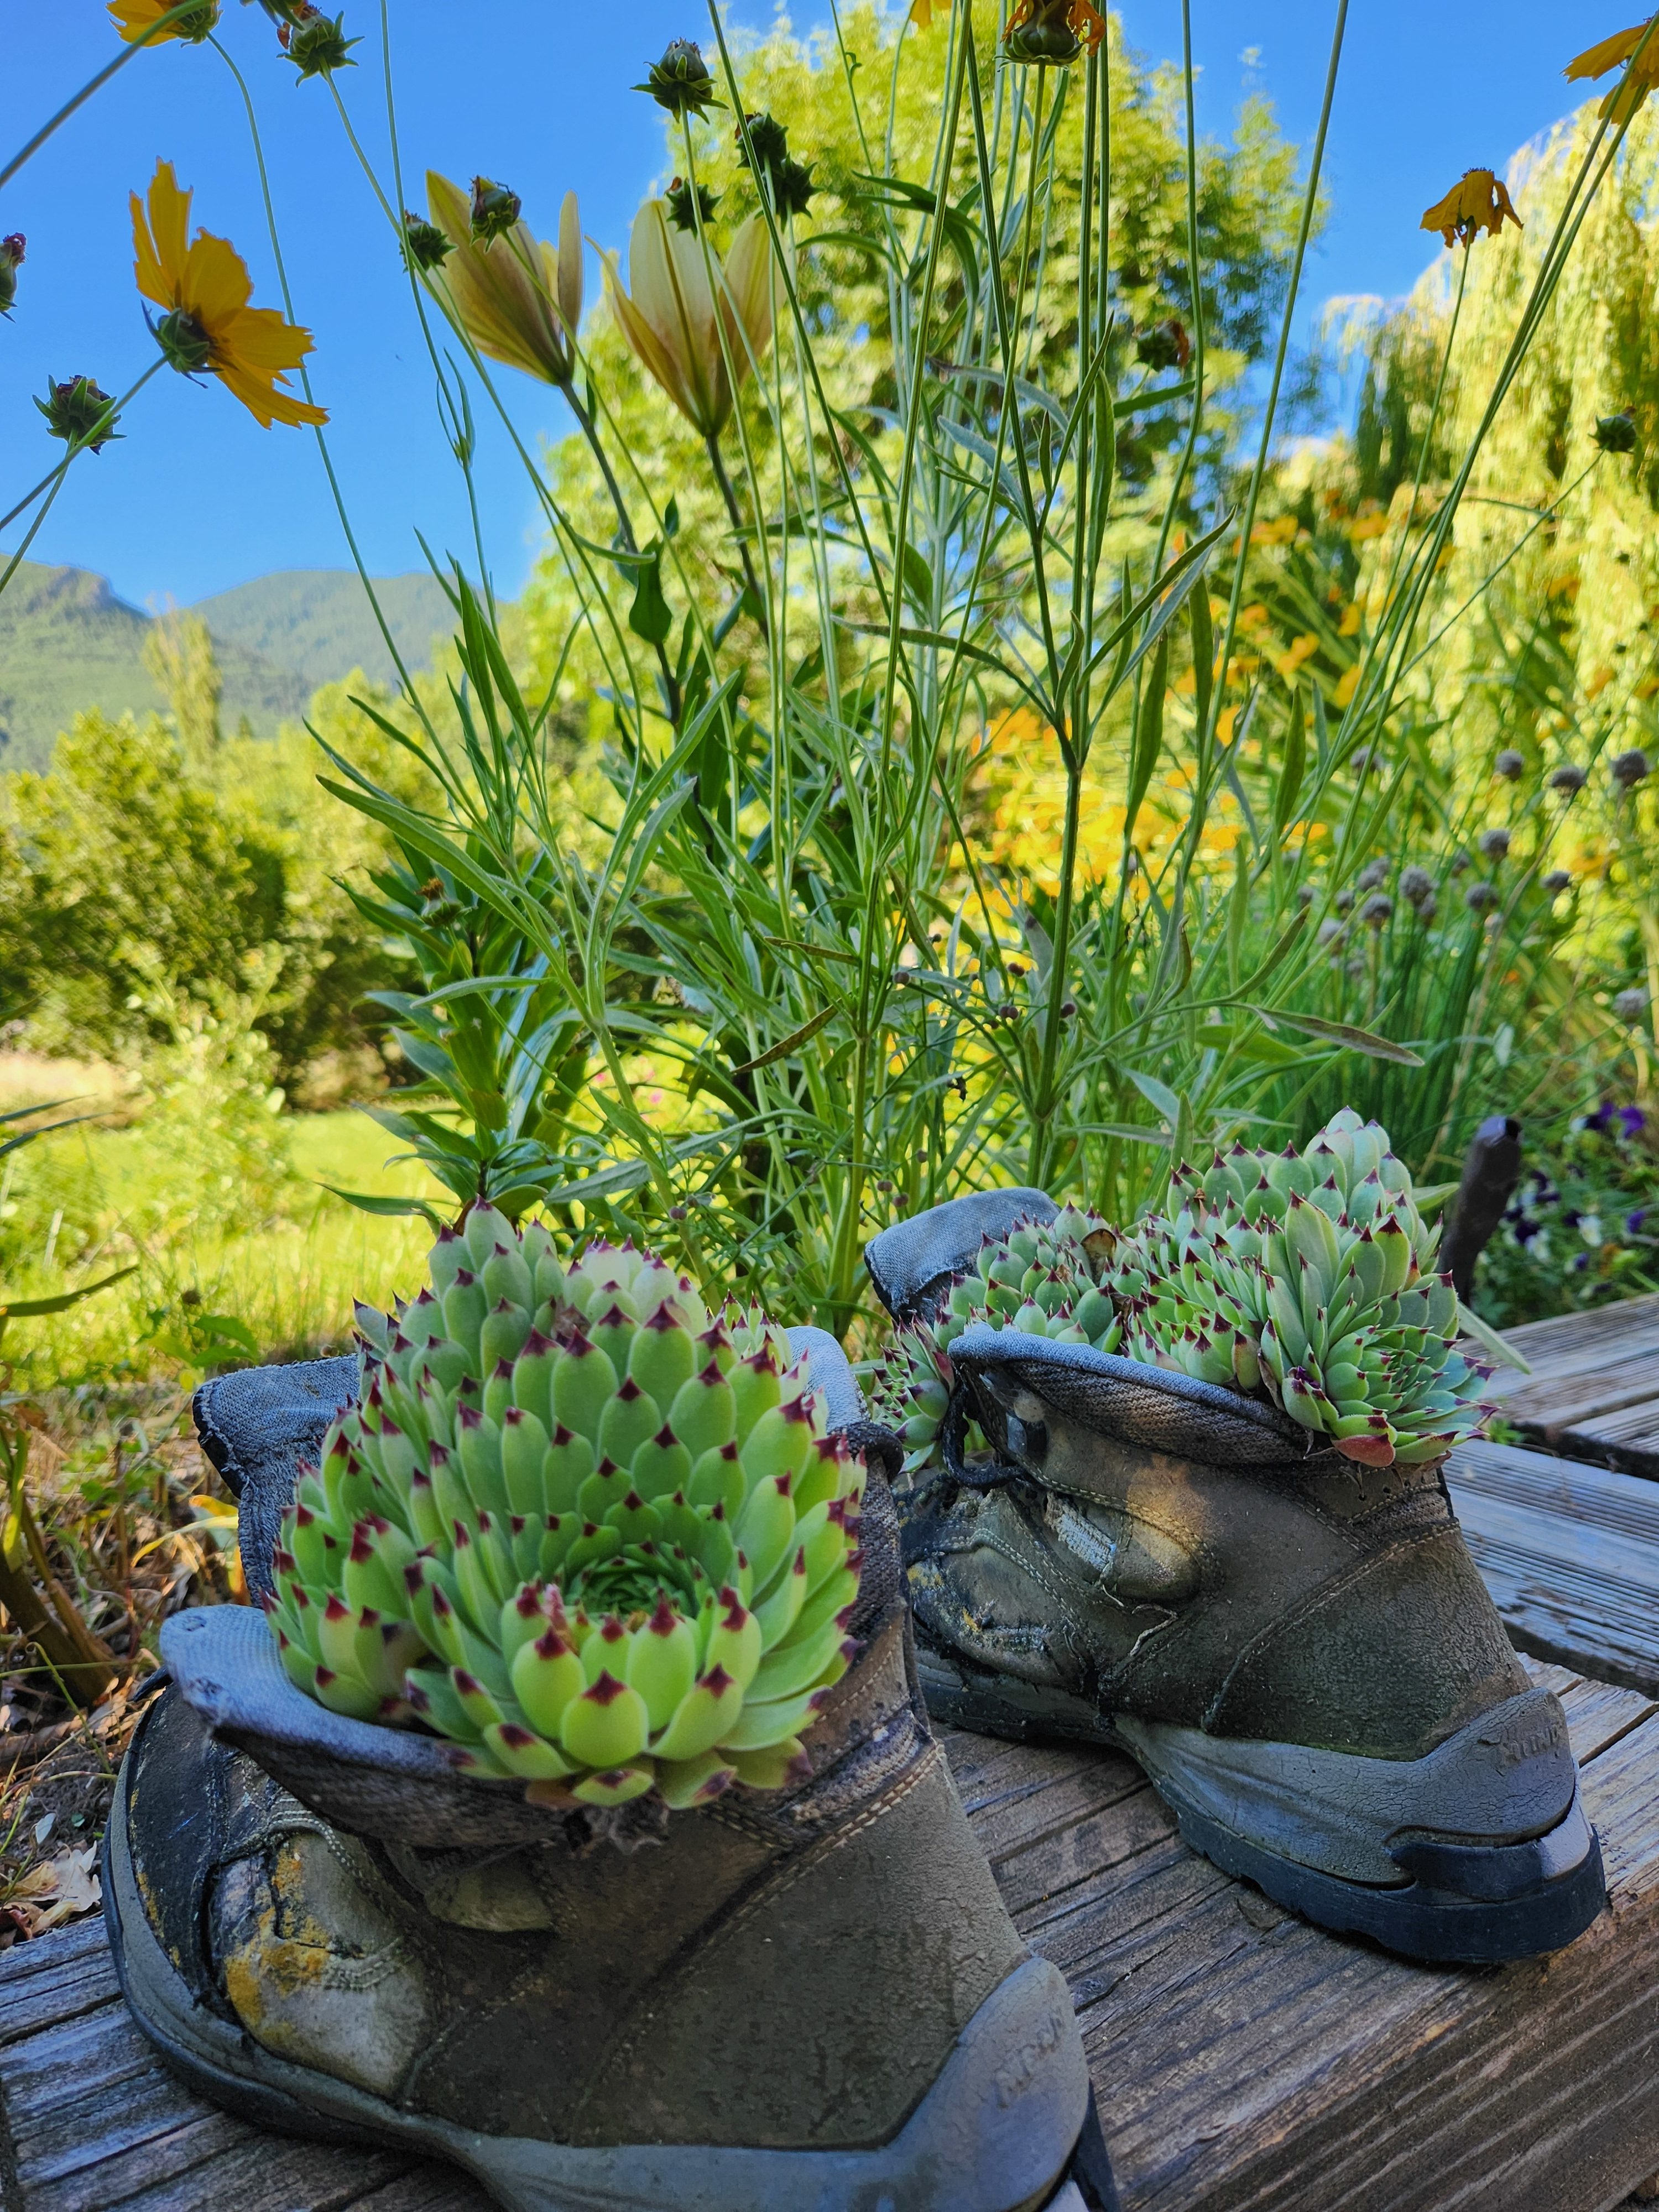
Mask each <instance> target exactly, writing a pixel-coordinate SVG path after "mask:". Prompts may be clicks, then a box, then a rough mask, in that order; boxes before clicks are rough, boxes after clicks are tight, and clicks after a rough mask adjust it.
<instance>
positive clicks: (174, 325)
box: [145, 307, 213, 376]
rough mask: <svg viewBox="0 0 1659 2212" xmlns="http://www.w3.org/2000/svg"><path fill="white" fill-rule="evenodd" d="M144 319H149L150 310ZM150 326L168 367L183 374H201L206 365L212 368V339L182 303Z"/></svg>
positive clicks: (206, 367)
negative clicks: (186, 311) (185, 309)
mask: <svg viewBox="0 0 1659 2212" xmlns="http://www.w3.org/2000/svg"><path fill="white" fill-rule="evenodd" d="M145 320H146V321H147V322H148V321H149V315H148V313H146V315H145ZM149 327H150V332H151V335H152V336H153V337H154V338H155V343H156V344H157V345H158V346H160V347H161V356H162V358H163V359H164V360H165V361H166V362H167V367H168V368H176V369H177V370H178V372H179V375H180V376H199V375H200V374H201V373H202V371H203V370H204V369H208V368H212V366H213V341H212V339H211V338H210V337H209V336H208V334H207V332H206V331H204V329H203V328H202V325H200V324H199V323H198V322H197V320H196V319H195V318H194V316H192V315H187V314H186V313H185V311H184V309H183V308H182V307H175V308H174V309H173V313H171V314H170V315H163V316H162V317H161V320H160V322H152V323H150V325H149Z"/></svg>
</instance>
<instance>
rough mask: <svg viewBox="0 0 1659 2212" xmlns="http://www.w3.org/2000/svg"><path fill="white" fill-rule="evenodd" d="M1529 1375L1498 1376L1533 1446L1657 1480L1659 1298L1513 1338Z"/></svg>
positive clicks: (1509, 1410)
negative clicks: (1525, 1360)
mask: <svg viewBox="0 0 1659 2212" xmlns="http://www.w3.org/2000/svg"><path fill="white" fill-rule="evenodd" d="M1510 1335H1511V1336H1512V1338H1513V1340H1514V1341H1515V1343H1516V1346H1518V1347H1519V1348H1520V1350H1521V1351H1522V1352H1523V1353H1524V1355H1525V1357H1526V1358H1527V1361H1528V1364H1529V1365H1530V1366H1531V1368H1532V1373H1531V1375H1530V1376H1527V1377H1525V1378H1522V1377H1518V1376H1507V1375H1505V1376H1499V1377H1498V1385H1499V1389H1500V1390H1501V1393H1502V1396H1503V1400H1504V1419H1506V1420H1510V1421H1512V1422H1513V1423H1514V1424H1515V1425H1516V1428H1517V1429H1519V1430H1520V1431H1522V1434H1523V1435H1524V1436H1525V1437H1526V1438H1527V1440H1528V1443H1539V1444H1542V1445H1543V1446H1544V1447H1545V1448H1546V1449H1548V1450H1550V1451H1554V1452H1565V1454H1566V1455H1568V1457H1570V1458H1572V1459H1585V1460H1595V1461H1599V1462H1601V1464H1602V1465H1603V1466H1607V1467H1617V1468H1626V1469H1627V1470H1628V1471H1629V1473H1631V1474H1644V1475H1648V1476H1650V1477H1659V1297H1649V1298H1630V1299H1627V1300H1626V1302H1625V1303H1624V1304H1621V1305H1616V1306H1607V1307H1604V1308H1602V1309H1601V1310H1600V1311H1598V1312H1595V1313H1582V1314H1566V1315H1564V1316H1562V1317H1561V1319H1559V1321H1540V1322H1531V1323H1530V1324H1529V1325H1528V1327H1527V1328H1517V1329H1513V1330H1511V1331H1510Z"/></svg>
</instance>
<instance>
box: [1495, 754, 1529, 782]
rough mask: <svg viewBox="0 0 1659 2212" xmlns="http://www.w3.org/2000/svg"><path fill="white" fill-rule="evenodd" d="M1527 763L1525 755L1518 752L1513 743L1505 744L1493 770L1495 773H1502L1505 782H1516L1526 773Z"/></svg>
mask: <svg viewBox="0 0 1659 2212" xmlns="http://www.w3.org/2000/svg"><path fill="white" fill-rule="evenodd" d="M1526 765H1527V763H1526V759H1525V757H1524V755H1522V754H1521V753H1518V752H1516V750H1515V749H1514V747H1513V746H1512V745H1505V746H1504V750H1503V751H1502V752H1501V753H1499V754H1498V757H1497V759H1496V760H1495V761H1494V762H1493V763H1492V774H1493V775H1501V776H1502V777H1503V779H1504V781H1505V783H1514V782H1515V781H1516V779H1517V778H1518V777H1520V776H1521V775H1523V774H1524V773H1525V770H1526Z"/></svg>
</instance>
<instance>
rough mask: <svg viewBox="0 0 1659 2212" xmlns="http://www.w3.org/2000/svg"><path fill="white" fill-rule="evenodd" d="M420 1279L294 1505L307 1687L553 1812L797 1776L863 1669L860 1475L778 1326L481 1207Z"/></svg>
mask: <svg viewBox="0 0 1659 2212" xmlns="http://www.w3.org/2000/svg"><path fill="white" fill-rule="evenodd" d="M429 1268H430V1277H431V1280H430V1285H429V1286H428V1288H426V1289H424V1290H422V1291H421V1293H420V1294H419V1296H418V1297H416V1298H414V1299H413V1300H412V1301H410V1303H408V1304H403V1303H402V1302H401V1301H400V1302H399V1304H398V1308H397V1310H396V1312H395V1313H393V1314H392V1315H383V1314H378V1313H374V1312H372V1311H370V1310H367V1309H365V1308H362V1307H359V1309H358V1316H357V1318H358V1328H359V1332H360V1336H359V1341H360V1347H361V1352H360V1364H361V1369H362V1392H361V1396H360V1400H359V1402H358V1404H357V1405H356V1407H352V1408H351V1409H349V1410H348V1411H344V1412H343V1413H340V1414H339V1415H338V1416H337V1418H336V1419H335V1421H334V1422H333V1424H332V1425H331V1428H330V1430H329V1431H328V1434H327V1436H326V1437H325V1440H324V1445H323V1450H322V1463H321V1466H320V1467H319V1468H317V1469H315V1470H313V1471H309V1472H307V1473H306V1474H303V1475H302V1477H301V1481H300V1484H299V1487H298V1492H297V1494H296V1497H295V1503H294V1504H293V1505H292V1506H291V1507H290V1508H289V1511H288V1513H287V1514H286V1516H284V1519H283V1528H282V1534H281V1538H280V1541H279V1544H278V1548H277V1552H276V1578H275V1579H276V1589H275V1595H274V1597H273V1599H272V1600H271V1601H270V1605H269V1607H268V1610H269V1613H270V1620H271V1622H272V1625H273V1626H274V1629H275V1632H276V1639H277V1644H278V1649H279V1650H280V1653H281V1656H282V1660H283V1665H284V1667H285V1668H286V1669H287V1671H288V1674H289V1677H290V1678H291V1680H293V1681H295V1683H296V1684H297V1685H298V1686H299V1687H300V1688H301V1689H302V1690H304V1691H306V1692H307V1693H308V1694H310V1695H311V1696H313V1697H314V1698H316V1699H318V1700H319V1702H320V1703H321V1704H323V1705H325V1706H327V1707H328V1708H329V1709H330V1710H331V1711H335V1712H337V1713H341V1714H344V1715H347V1716H349V1717H352V1718H355V1719H359V1720H368V1721H378V1722H380V1723H389V1724H392V1725H394V1726H406V1727H412V1726H424V1727H426V1728H427V1729H431V1730H433V1731H435V1733H436V1734H438V1735H441V1736H443V1737H446V1738H447V1739H449V1740H450V1742H451V1743H452V1745H453V1758H454V1760H455V1763H456V1765H458V1766H459V1767H461V1768H463V1769H467V1770H471V1771H474V1772H477V1773H482V1774H487V1775H495V1776H513V1777H519V1778H523V1779H524V1780H526V1782H528V1783H530V1784H532V1785H535V1786H536V1790H537V1794H538V1796H543V1797H544V1798H545V1799H546V1800H547V1801H548V1802H554V1803H557V1802H564V1801H566V1800H567V1799H575V1800H580V1801H581V1802H586V1803H589V1804H599V1805H611V1804H621V1803H623V1802H626V1801H627V1800H628V1799H629V1798H631V1797H635V1796H642V1795H643V1794H644V1793H645V1792H646V1791H647V1790H651V1789H653V1787H654V1788H655V1789H656V1790H657V1791H658V1792H659V1795H660V1796H662V1797H663V1798H664V1799H665V1801H666V1802H667V1803H668V1804H669V1805H670V1806H671V1807H676V1808H681V1807H686V1806H690V1805H695V1804H698V1803H702V1802H707V1801H708V1800H709V1799H710V1798H712V1797H714V1796H717V1795H718V1794H719V1793H720V1791H721V1790H724V1789H725V1788H726V1786H727V1785H728V1784H730V1783H732V1782H733V1781H742V1782H744V1783H746V1784H750V1785H751V1786H753V1787H757V1788H763V1789H764V1788H777V1787H780V1786H781V1785H782V1784H784V1783H785V1782H786V1781H787V1780H788V1779H789V1778H791V1777H792V1776H793V1774H795V1773H796V1772H798V1771H801V1769H802V1765H803V1763H804V1762H803V1749H802V1745H801V1742H800V1735H801V1732H802V1731H803V1730H804V1729H807V1728H809V1727H810V1726H811V1722H812V1719H813V1717H814V1716H815V1715H816V1713H817V1709H818V1707H819V1706H820V1705H821V1704H822V1702H823V1697H824V1694H825V1692H827V1690H828V1689H829V1686H831V1685H832V1684H833V1683H834V1682H835V1681H836V1680H838V1679H839V1677H840V1675H841V1674H842V1673H843V1672H844V1671H845V1669H846V1667H847V1665H848V1659H849V1657H850V1656H851V1653H852V1650H853V1647H852V1646H851V1644H849V1643H848V1640H847V1637H846V1623H847V1620H848V1613H849V1612H850V1609H851V1607H852V1605H853V1602H854V1598H855V1597H856V1595H857V1591H858V1583H859V1569H860V1553H859V1552H858V1550H857V1548H856V1546H857V1533H858V1515H859V1510H860V1501H861V1497H862V1485H863V1480H864V1477H863V1469H862V1467H861V1465H860V1462H858V1461H857V1460H855V1459H854V1458H853V1457H852V1456H851V1455H849V1454H848V1451H847V1450H846V1449H845V1447H844V1445H843V1444H842V1442H841V1440H840V1439H839V1437H833V1436H831V1435H830V1434H829V1431H828V1425H827V1422H826V1419H825V1416H824V1413H823V1407H822V1405H821V1402H820V1401H819V1399H818V1398H817V1395H815V1394H814V1393H813V1392H812V1391H811V1389H810V1388H809V1387H808V1386H807V1383H806V1381H805V1373H804V1370H803V1368H802V1366H801V1365H800V1364H798V1363H795V1362H793V1360H792V1358H791V1354H790V1352H789V1347H788V1343H787V1339H786V1338H785V1337H784V1335H783V1334H782V1332H781V1330H779V1329H777V1328H774V1327H773V1326H772V1325H771V1324H770V1323H769V1322H766V1321H764V1320H763V1319H762V1318H761V1317H760V1316H758V1315H755V1314H744V1313H739V1312H738V1311H737V1310H727V1311H726V1314H724V1315H723V1316H711V1315H710V1314H709V1312H708V1310H707V1309H706V1308H705V1307H704V1305H703V1304H702V1300H701V1299H700V1298H699V1297H698V1296H697V1294H696V1291H695V1290H694V1289H693V1288H692V1286H691V1285H690V1282H689V1281H687V1280H686V1279H685V1278H684V1277H683V1276H679V1275H677V1274H676V1273H674V1272H673V1271H672V1270H671V1269H670V1268H669V1267H665V1265H664V1264H663V1263H662V1262H661V1261H659V1260H657V1259H655V1258H653V1256H652V1255H649V1254H647V1253H642V1252H639V1251H636V1250H635V1249H633V1248H632V1247H631V1246H627V1245H624V1246H623V1247H621V1248H620V1249H618V1248H616V1247H613V1246H611V1245H608V1244H605V1243H593V1244H590V1245H589V1246H588V1247H587V1248H586V1250H585V1251H583V1252H582V1253H581V1254H580V1255H579V1256H578V1257H577V1258H576V1259H575V1260H574V1261H573V1262H572V1263H571V1264H570V1265H569V1266H568V1267H565V1266H563V1265H562V1264H561V1262H560V1261H559V1259H558V1257H557V1255H556V1252H555V1250H554V1247H553V1243H552V1240H551V1239H550V1237H549V1236H548V1234H547V1232H546V1231H544V1229H542V1228H540V1227H539V1226H538V1225H531V1226H529V1227H528V1228H526V1230H525V1231H523V1232H522V1234H520V1232H519V1231H517V1230H515V1229H514V1227H513V1225H512V1224H511V1223H510V1222H509V1221H507V1218H505V1216H503V1215H502V1214H501V1213H498V1212H495V1211H494V1210H493V1209H492V1208H490V1207H488V1206H475V1207H473V1208H472V1210H471V1212H470V1213H469V1214H468V1216H467V1218H466V1220H465V1226H464V1228H462V1229H461V1230H446V1231H444V1232H443V1233H442V1234H441V1236H440V1237H439V1239H438V1243H437V1244H436V1246H435V1248H434V1250H433V1252H432V1255H431V1258H430V1261H429Z"/></svg>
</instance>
